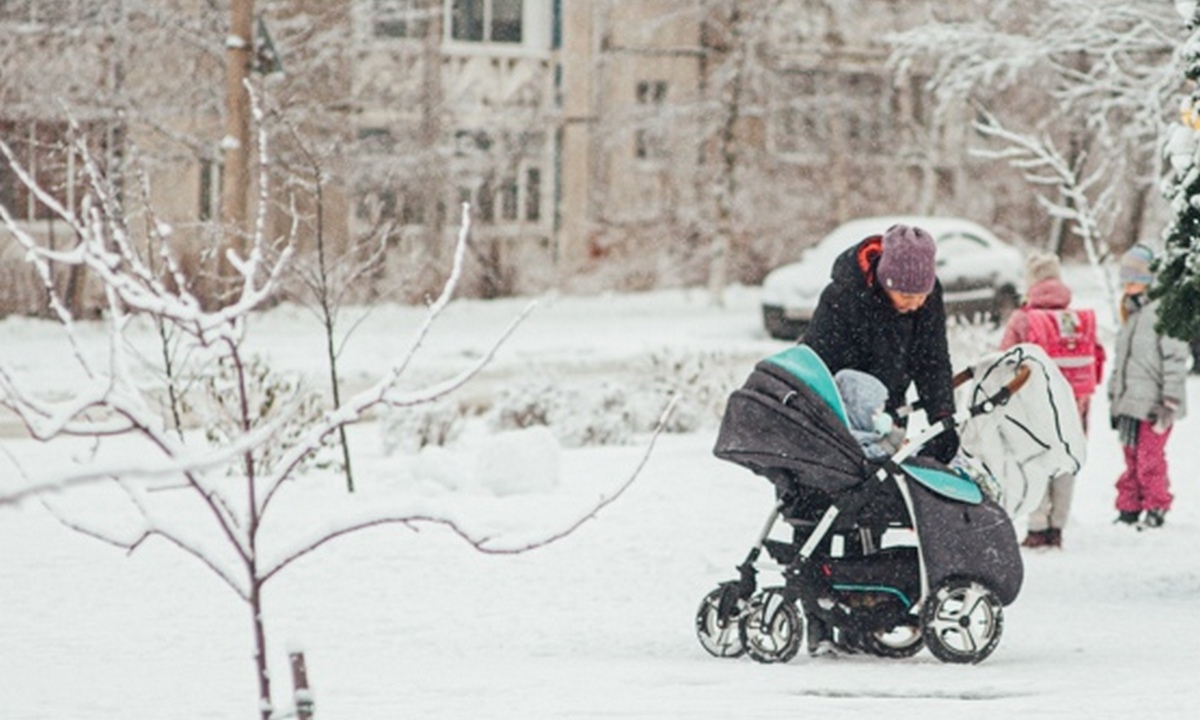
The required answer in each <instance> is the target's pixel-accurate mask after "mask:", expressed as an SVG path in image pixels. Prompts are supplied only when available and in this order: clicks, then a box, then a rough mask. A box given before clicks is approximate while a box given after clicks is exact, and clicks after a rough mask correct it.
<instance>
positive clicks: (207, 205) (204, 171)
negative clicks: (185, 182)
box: [199, 159, 221, 220]
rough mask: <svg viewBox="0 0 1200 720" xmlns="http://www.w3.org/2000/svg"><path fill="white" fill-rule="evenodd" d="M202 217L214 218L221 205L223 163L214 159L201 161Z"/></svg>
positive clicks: (200, 213)
mask: <svg viewBox="0 0 1200 720" xmlns="http://www.w3.org/2000/svg"><path fill="white" fill-rule="evenodd" d="M199 200H200V203H199V207H200V212H199V215H200V219H201V220H212V219H213V218H214V217H216V214H217V209H218V208H220V207H221V165H220V163H218V162H215V161H213V160H208V159H205V160H201V161H200V199H199Z"/></svg>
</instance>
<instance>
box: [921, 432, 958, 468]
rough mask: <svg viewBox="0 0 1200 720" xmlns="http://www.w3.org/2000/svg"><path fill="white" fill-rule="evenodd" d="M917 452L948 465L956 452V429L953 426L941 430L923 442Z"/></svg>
mask: <svg viewBox="0 0 1200 720" xmlns="http://www.w3.org/2000/svg"><path fill="white" fill-rule="evenodd" d="M917 454H918V455H922V456H924V457H930V458H933V459H934V460H937V461H938V462H940V463H941V464H943V465H949V464H950V461H951V460H953V459H954V456H955V455H957V454H958V431H957V430H955V429H954V428H946V429H945V430H942V431H941V432H940V433H938V434H937V435H936V436H934V437H933V438H932V439H930V441H929V442H927V443H925V445H924V447H922V448H921V451H920V452H919V453H917Z"/></svg>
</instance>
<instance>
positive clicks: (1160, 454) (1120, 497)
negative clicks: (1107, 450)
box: [1117, 420, 1175, 512]
mask: <svg viewBox="0 0 1200 720" xmlns="http://www.w3.org/2000/svg"><path fill="white" fill-rule="evenodd" d="M1174 429H1175V426H1174V425H1172V426H1171V427H1169V428H1167V430H1166V432H1164V433H1162V434H1159V433H1157V432H1155V431H1154V423H1153V422H1151V421H1149V420H1142V421H1141V422H1139V423H1138V436H1137V445H1136V446H1134V447H1128V446H1126V447H1124V448H1123V450H1124V451H1125V472H1123V473H1121V477H1119V478H1117V510H1119V511H1121V512H1126V511H1131V512H1137V511H1140V510H1170V509H1171V500H1172V499H1174V498H1173V496H1172V495H1171V481H1170V479H1169V478H1167V453H1166V445H1167V438H1169V437H1170V436H1171V431H1172V430H1174Z"/></svg>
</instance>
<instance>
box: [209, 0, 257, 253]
mask: <svg viewBox="0 0 1200 720" xmlns="http://www.w3.org/2000/svg"><path fill="white" fill-rule="evenodd" d="M253 29H254V0H232V2H231V3H230V23H229V35H228V36H227V38H226V40H225V137H223V138H222V139H221V147H222V148H223V150H224V157H225V173H224V183H223V185H222V187H221V221H222V222H223V223H224V224H225V247H224V248H223V249H224V250H233V251H235V252H240V251H241V250H242V248H243V244H244V243H243V239H244V235H245V232H246V218H247V215H248V211H247V207H248V196H249V190H250V171H249V165H250V162H249V155H250V97H249V94H248V93H247V91H246V86H245V83H246V80H247V79H248V78H249V77H250V64H251V62H252V60H253V56H254V39H253ZM224 256H225V253H224V252H222V253H221V257H220V258H219V259H218V261H217V262H218V272H219V273H220V274H221V275H222V276H228V275H229V274H230V273H231V272H232V268H231V267H230V266H229V265H228V264H227V263H226V262H225V259H224Z"/></svg>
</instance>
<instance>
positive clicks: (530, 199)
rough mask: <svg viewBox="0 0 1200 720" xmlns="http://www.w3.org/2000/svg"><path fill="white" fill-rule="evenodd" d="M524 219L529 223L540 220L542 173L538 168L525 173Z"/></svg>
mask: <svg viewBox="0 0 1200 720" xmlns="http://www.w3.org/2000/svg"><path fill="white" fill-rule="evenodd" d="M525 219H526V220H528V221H529V222H538V221H539V220H541V219H542V171H541V170H539V169H538V168H529V169H527V170H526V171H525Z"/></svg>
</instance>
